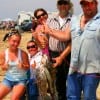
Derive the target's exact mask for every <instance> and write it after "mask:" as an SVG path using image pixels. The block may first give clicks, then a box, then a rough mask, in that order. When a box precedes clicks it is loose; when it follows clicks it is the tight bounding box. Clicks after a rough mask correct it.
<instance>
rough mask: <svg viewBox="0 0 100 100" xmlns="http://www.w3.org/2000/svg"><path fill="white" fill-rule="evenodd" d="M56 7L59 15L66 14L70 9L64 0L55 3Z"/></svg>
mask: <svg viewBox="0 0 100 100" xmlns="http://www.w3.org/2000/svg"><path fill="white" fill-rule="evenodd" d="M57 8H58V10H59V14H60V15H63V16H66V15H67V14H68V12H69V10H70V4H68V3H66V2H61V3H58V4H57Z"/></svg>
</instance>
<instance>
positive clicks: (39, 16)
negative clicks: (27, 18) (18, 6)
mask: <svg viewBox="0 0 100 100" xmlns="http://www.w3.org/2000/svg"><path fill="white" fill-rule="evenodd" d="M44 15H46V14H45V13H42V14H41V15H38V16H36V18H37V19H39V18H41V16H44Z"/></svg>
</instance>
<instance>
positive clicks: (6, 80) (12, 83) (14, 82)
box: [2, 78, 27, 88]
mask: <svg viewBox="0 0 100 100" xmlns="http://www.w3.org/2000/svg"><path fill="white" fill-rule="evenodd" d="M26 82H27V81H26V80H21V81H10V80H8V79H6V78H4V80H3V81H2V83H3V84H4V85H6V86H7V87H9V88H13V86H15V85H18V84H21V85H23V86H25V87H26Z"/></svg>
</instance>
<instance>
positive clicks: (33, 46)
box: [27, 45, 37, 49]
mask: <svg viewBox="0 0 100 100" xmlns="http://www.w3.org/2000/svg"><path fill="white" fill-rule="evenodd" d="M30 48H37V46H36V45H32V46H27V49H30Z"/></svg>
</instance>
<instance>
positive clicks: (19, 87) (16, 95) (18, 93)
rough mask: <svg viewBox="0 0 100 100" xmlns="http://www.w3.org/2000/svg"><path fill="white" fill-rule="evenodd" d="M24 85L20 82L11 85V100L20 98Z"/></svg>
mask: <svg viewBox="0 0 100 100" xmlns="http://www.w3.org/2000/svg"><path fill="white" fill-rule="evenodd" d="M25 89H26V87H25V86H24V85H22V84H18V85H15V86H14V87H13V91H12V96H11V100H20V98H21V96H22V95H23V94H24V92H25Z"/></svg>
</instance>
